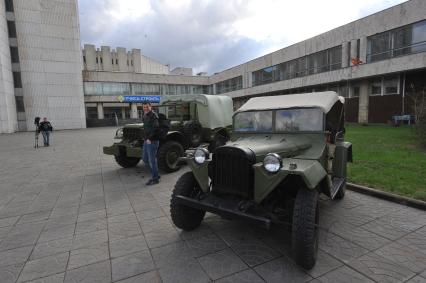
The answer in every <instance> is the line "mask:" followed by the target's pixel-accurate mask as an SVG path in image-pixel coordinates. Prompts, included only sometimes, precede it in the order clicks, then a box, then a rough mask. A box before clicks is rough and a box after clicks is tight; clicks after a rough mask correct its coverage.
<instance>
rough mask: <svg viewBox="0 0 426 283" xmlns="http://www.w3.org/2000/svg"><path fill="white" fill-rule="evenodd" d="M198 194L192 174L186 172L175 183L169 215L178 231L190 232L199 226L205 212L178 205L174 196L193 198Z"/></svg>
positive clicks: (198, 189) (198, 190)
mask: <svg viewBox="0 0 426 283" xmlns="http://www.w3.org/2000/svg"><path fill="white" fill-rule="evenodd" d="M199 192H200V188H199V187H198V184H197V181H196V180H195V177H194V174H193V173H192V172H186V173H185V174H183V175H182V176H181V177H180V178H179V180H178V181H177V182H176V185H175V188H174V190H173V193H172V199H171V202H170V215H171V217H172V220H173V223H174V224H175V225H176V226H177V227H178V228H180V229H182V230H185V231H191V230H194V229H195V228H197V227H198V226H200V223H201V221H203V218H204V215H205V214H206V212H205V211H202V210H198V209H195V208H192V207H188V206H185V205H181V204H179V202H178V200H177V198H176V196H179V195H180V196H185V197H190V198H195V197H196V196H197V195H198V193H199Z"/></svg>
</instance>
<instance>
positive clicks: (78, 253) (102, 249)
mask: <svg viewBox="0 0 426 283" xmlns="http://www.w3.org/2000/svg"><path fill="white" fill-rule="evenodd" d="M108 258H109V250H108V244H107V243H103V244H99V245H95V246H88V247H84V248H80V249H76V250H72V251H71V253H70V259H69V262H68V269H74V268H77V267H81V266H84V265H88V264H91V263H95V262H99V261H103V260H107V259H108Z"/></svg>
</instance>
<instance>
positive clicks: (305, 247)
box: [292, 188, 319, 269]
mask: <svg viewBox="0 0 426 283" xmlns="http://www.w3.org/2000/svg"><path fill="white" fill-rule="evenodd" d="M318 224H319V211H318V192H317V191H316V190H312V191H311V190H308V189H305V188H301V189H299V191H298V193H297V196H296V200H295V202H294V210H293V225H292V226H293V227H292V249H293V256H294V259H295V261H296V263H297V264H299V265H300V266H302V267H303V268H305V269H311V268H312V267H314V265H315V261H316V258H317V253H318V232H319V231H318Z"/></svg>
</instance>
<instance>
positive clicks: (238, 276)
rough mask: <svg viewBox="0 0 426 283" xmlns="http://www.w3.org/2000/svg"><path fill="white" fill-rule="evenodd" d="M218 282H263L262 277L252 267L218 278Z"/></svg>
mask: <svg viewBox="0 0 426 283" xmlns="http://www.w3.org/2000/svg"><path fill="white" fill-rule="evenodd" d="M215 282H216V283H263V282H265V281H263V279H262V278H260V277H259V275H257V274H256V272H254V271H253V270H251V269H247V270H244V271H240V272H237V273H234V274H232V275H230V276H227V277H224V278H222V279H219V280H216V281H215Z"/></svg>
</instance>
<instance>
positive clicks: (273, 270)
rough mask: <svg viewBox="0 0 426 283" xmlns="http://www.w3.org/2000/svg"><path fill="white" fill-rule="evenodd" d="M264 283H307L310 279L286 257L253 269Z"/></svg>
mask: <svg viewBox="0 0 426 283" xmlns="http://www.w3.org/2000/svg"><path fill="white" fill-rule="evenodd" d="M254 270H255V271H256V272H257V274H259V275H260V276H261V277H262V278H263V279H264V280H266V282H308V281H310V280H311V279H312V277H311V276H309V275H308V274H307V273H305V272H304V271H303V270H302V269H301V268H300V267H298V266H296V264H295V263H293V261H291V260H290V259H289V258H287V257H285V256H284V257H280V258H278V259H274V260H273V261H270V262H267V263H264V264H261V265H259V266H257V267H255V268H254Z"/></svg>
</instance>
